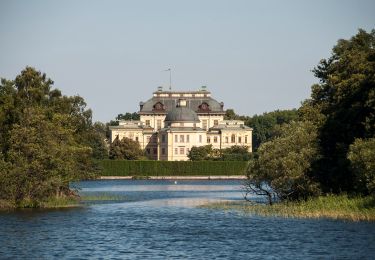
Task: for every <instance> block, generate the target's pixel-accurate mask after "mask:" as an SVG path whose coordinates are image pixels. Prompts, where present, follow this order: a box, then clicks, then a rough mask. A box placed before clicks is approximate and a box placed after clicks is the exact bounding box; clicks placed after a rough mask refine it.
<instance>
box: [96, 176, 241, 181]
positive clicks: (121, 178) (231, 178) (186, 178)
mask: <svg viewBox="0 0 375 260" xmlns="http://www.w3.org/2000/svg"><path fill="white" fill-rule="evenodd" d="M99 179H100V180H132V179H147V180H245V179H246V176H245V175H230V176H228V175H211V176H138V175H137V176H101V177H100V178H99Z"/></svg>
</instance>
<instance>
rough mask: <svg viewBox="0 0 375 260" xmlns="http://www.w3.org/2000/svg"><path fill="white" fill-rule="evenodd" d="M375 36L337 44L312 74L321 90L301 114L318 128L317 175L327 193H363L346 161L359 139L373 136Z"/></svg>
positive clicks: (363, 34)
mask: <svg viewBox="0 0 375 260" xmlns="http://www.w3.org/2000/svg"><path fill="white" fill-rule="evenodd" d="M374 46H375V30H372V31H371V32H370V33H367V32H366V31H364V30H359V32H358V33H357V35H355V36H354V37H352V38H351V39H350V40H339V41H338V43H337V45H336V46H334V48H333V50H332V56H331V57H330V58H328V59H323V60H322V61H321V62H320V63H319V65H318V66H317V67H316V68H315V69H314V74H315V76H316V77H317V78H318V79H319V80H320V83H319V84H315V85H313V86H312V94H311V99H310V100H307V101H305V103H304V105H303V107H302V108H301V109H300V111H301V112H302V113H303V114H304V115H303V116H304V117H306V116H307V115H306V111H307V112H309V113H308V114H309V115H308V116H309V117H310V118H311V117H313V116H312V113H311V112H314V113H315V114H316V116H315V119H313V120H314V121H317V122H319V124H320V126H319V140H320V148H321V152H322V158H321V159H320V161H319V162H317V164H316V165H315V173H316V175H317V176H318V177H319V180H320V182H321V184H322V186H323V188H324V190H325V191H326V192H341V191H347V192H353V191H354V192H360V191H359V190H356V187H357V186H355V185H353V183H354V182H355V178H356V176H355V174H354V172H353V171H352V169H351V167H350V161H349V160H348V158H347V153H348V149H349V146H350V145H351V144H352V143H353V142H354V140H355V139H356V138H372V137H374V136H375V77H374V75H375V49H374Z"/></svg>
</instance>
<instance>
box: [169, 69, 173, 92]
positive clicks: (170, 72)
mask: <svg viewBox="0 0 375 260" xmlns="http://www.w3.org/2000/svg"><path fill="white" fill-rule="evenodd" d="M169 91H172V70H171V69H169Z"/></svg>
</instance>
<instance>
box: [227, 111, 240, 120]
mask: <svg viewBox="0 0 375 260" xmlns="http://www.w3.org/2000/svg"><path fill="white" fill-rule="evenodd" d="M224 119H225V120H238V119H240V116H239V115H237V114H236V113H235V112H234V110H233V109H227V110H226V111H225V115H224Z"/></svg>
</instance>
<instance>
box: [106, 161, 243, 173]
mask: <svg viewBox="0 0 375 260" xmlns="http://www.w3.org/2000/svg"><path fill="white" fill-rule="evenodd" d="M99 164H100V166H101V168H102V172H101V175H102V176H199V175H200V176H209V175H226V176H228V175H244V174H245V171H246V168H247V165H248V162H246V161H127V160H102V161H100V162H99Z"/></svg>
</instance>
